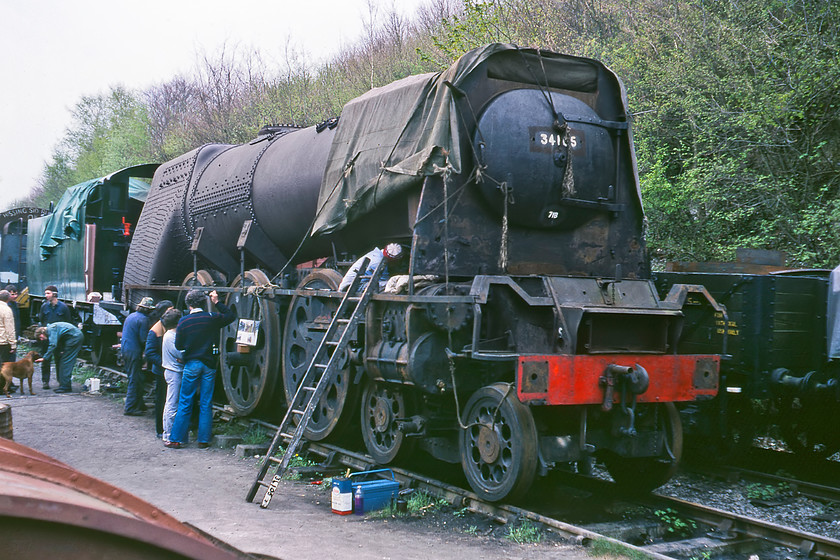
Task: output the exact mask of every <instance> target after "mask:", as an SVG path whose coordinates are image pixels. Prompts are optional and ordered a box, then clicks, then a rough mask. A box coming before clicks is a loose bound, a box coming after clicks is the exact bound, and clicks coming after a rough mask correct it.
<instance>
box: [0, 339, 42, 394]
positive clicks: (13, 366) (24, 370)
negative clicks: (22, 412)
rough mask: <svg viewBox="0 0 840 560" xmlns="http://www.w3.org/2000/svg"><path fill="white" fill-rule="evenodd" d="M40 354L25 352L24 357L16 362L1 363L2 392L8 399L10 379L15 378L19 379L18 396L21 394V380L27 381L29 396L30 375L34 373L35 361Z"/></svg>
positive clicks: (30, 386)
mask: <svg viewBox="0 0 840 560" xmlns="http://www.w3.org/2000/svg"><path fill="white" fill-rule="evenodd" d="M40 357H41V356H40V354H38V352H35V351H34V350H33V351H31V352H27V353H26V356H24V357H23V358H22V359H20V360H18V361H16V362H3V367H2V368H0V375H2V377H3V392H4V393H6V396H7V397H10V396H11V395H10V394H9V387H11V386H12V379H14V378H15V377H17V378H18V379H20V394H21V395H22V394H23V380H24V379H28V380H29V394H30V395H34V394H35V393H33V392H32V373H33V372H34V371H35V360H37V359H38V358H40Z"/></svg>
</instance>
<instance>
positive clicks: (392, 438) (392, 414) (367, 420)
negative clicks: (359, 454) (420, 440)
mask: <svg viewBox="0 0 840 560" xmlns="http://www.w3.org/2000/svg"><path fill="white" fill-rule="evenodd" d="M360 409H361V419H362V439H363V440H364V442H365V447H366V448H367V450H368V453H370V456H371V457H373V458H374V460H375V461H376V462H377V463H379V464H382V465H386V464H388V463H390V462H391V461H393V460H394V459H395V458H396V457H397V455H400V454H403V455H404V454H406V453H408V452H409V451H410V448H411V447H413V446H411V445H409V442H412V441H413V440H411V439H409V438H406V437H405V434H404V433H402V432H401V431H400V430H399V429H398V426H397V422H396V421H397V419H398V418H399V419H405V418H407V417H408V413H407V411H406V408H405V398H404V397H403V391H402V388H401V387H399V386H391V385H389V384H386V383H380V382H376V381H373V380H370V381H368V383H367V385H366V386H365V390H364V393H362V405H361V407H360Z"/></svg>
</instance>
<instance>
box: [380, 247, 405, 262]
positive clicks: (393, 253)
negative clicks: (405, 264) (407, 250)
mask: <svg viewBox="0 0 840 560" xmlns="http://www.w3.org/2000/svg"><path fill="white" fill-rule="evenodd" d="M402 251H403V250H402V245H400V244H399V243H388V244H387V245H386V246H385V249H384V250H383V251H382V254H383V255H384V256H385V258H386V259H398V258H400V257H401V256H402Z"/></svg>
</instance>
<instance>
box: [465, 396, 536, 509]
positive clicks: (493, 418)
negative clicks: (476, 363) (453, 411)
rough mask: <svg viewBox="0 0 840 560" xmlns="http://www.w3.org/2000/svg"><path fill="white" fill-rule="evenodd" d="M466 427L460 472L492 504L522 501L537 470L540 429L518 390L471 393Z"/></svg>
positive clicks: (466, 414) (477, 492) (467, 407)
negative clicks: (503, 501)
mask: <svg viewBox="0 0 840 560" xmlns="http://www.w3.org/2000/svg"><path fill="white" fill-rule="evenodd" d="M463 423H464V425H465V426H466V428H465V429H461V431H460V436H459V449H460V453H461V466H462V467H463V469H464V474H465V475H466V476H467V481H468V482H469V483H470V486H471V487H472V489H473V490H474V491H475V493H476V494H478V495H479V496H480V497H481V498H482V499H484V500H488V501H492V502H496V501H499V500H508V501H510V500H515V499H517V498H519V497H521V496H522V495H524V494H525V493H526V492H527V491H528V489H529V488H530V487H531V484H532V483H533V481H534V475H535V474H536V470H537V461H538V457H537V453H538V451H537V429H536V426H535V424H534V417H533V416H532V414H531V411H530V410H529V409H528V407H526V406H525V405H523V404H522V403H521V402H519V399H518V398H517V397H516V390H515V389H514V387H512V386H511V385H509V384H507V383H494V384H493V385H488V386H486V387H482V388H481V389H479V390H478V391H476V392H475V393H473V394H472V396H471V397H470V399H469V401H467V405H466V407H465V409H464V417H463Z"/></svg>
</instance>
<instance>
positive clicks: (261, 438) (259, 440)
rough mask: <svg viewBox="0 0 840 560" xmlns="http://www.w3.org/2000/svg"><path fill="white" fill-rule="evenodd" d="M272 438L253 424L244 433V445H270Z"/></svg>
mask: <svg viewBox="0 0 840 560" xmlns="http://www.w3.org/2000/svg"><path fill="white" fill-rule="evenodd" d="M270 441H271V436H269V435H268V433H267V432H266V431H265V430H264V429H262V428H261V427H259V426H257V425H256V424H252V425H251V426H249V427H248V429H246V430H245V431H244V432H242V443H244V444H247V445H262V444H263V443H269V442H270Z"/></svg>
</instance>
